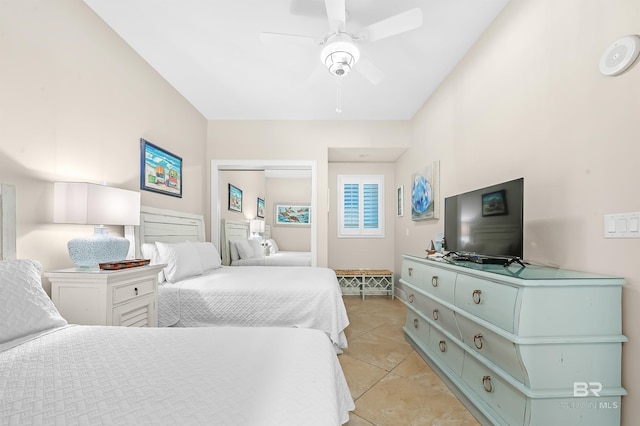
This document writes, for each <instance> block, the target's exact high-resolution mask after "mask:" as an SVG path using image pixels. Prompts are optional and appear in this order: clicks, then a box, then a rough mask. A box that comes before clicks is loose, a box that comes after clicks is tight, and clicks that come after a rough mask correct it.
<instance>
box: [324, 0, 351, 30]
mask: <svg viewBox="0 0 640 426" xmlns="http://www.w3.org/2000/svg"><path fill="white" fill-rule="evenodd" d="M344 2H345V0H324V5H325V7H326V8H327V17H328V18H329V28H330V29H331V31H344V29H345V23H346V20H347V12H346V9H345V7H346V6H345V4H344Z"/></svg>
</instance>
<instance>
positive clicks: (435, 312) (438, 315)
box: [433, 309, 440, 321]
mask: <svg viewBox="0 0 640 426" xmlns="http://www.w3.org/2000/svg"><path fill="white" fill-rule="evenodd" d="M439 317H440V311H439V310H437V309H434V310H433V319H434V320H436V321H438V318H439Z"/></svg>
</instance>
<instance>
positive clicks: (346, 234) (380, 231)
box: [337, 174, 385, 238]
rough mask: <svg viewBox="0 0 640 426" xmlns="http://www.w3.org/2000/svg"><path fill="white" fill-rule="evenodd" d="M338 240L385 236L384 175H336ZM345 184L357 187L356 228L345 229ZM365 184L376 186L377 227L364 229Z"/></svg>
mask: <svg viewBox="0 0 640 426" xmlns="http://www.w3.org/2000/svg"><path fill="white" fill-rule="evenodd" d="M337 180H338V203H337V205H338V212H337V215H338V238H384V236H385V203H384V175H359V174H357V175H345V174H341V175H338V179H337ZM346 184H357V185H358V193H359V198H358V217H359V219H358V228H345V226H344V225H345V220H344V219H345V208H344V207H345V206H344V187H345V185H346ZM365 184H377V185H378V227H377V228H369V229H368V228H365V227H364V220H363V217H364V208H363V204H364V196H363V188H364V185H365Z"/></svg>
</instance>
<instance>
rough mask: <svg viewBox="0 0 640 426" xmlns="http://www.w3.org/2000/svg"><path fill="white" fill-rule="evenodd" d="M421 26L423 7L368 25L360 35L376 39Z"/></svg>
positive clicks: (371, 39)
mask: <svg viewBox="0 0 640 426" xmlns="http://www.w3.org/2000/svg"><path fill="white" fill-rule="evenodd" d="M420 26H422V9H420V8H415V9H410V10H407V11H406V12H402V13H399V14H397V15H394V16H392V17H390V18H387V19H383V20H382V21H379V22H376V23H375V24H371V25H369V26H366V27H364V28H363V29H361V30H360V31H359V32H358V36H359V37H362V38H364V39H365V40H367V41H376V40H380V39H383V38H387V37H391V36H394V35H396V34H400V33H404V32H406V31H409V30H413V29H415V28H418V27H420Z"/></svg>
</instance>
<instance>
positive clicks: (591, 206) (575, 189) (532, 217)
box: [395, 0, 640, 425]
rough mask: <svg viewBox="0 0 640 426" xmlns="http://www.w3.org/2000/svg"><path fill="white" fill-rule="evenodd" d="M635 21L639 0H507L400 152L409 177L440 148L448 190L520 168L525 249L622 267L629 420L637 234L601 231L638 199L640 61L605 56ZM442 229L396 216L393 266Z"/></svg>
mask: <svg viewBox="0 0 640 426" xmlns="http://www.w3.org/2000/svg"><path fill="white" fill-rule="evenodd" d="M638 33H640V2H638V1H637V0H614V1H606V2H605V1H588V2H585V1H582V0H565V1H549V0H547V1H515V0H514V1H512V2H511V3H510V4H509V5H508V6H507V8H506V9H505V11H504V12H503V13H502V15H501V16H500V17H499V18H498V20H497V21H496V22H495V23H494V25H493V26H492V27H491V28H490V29H489V31H488V32H487V33H486V34H485V35H484V37H483V38H482V39H481V40H480V42H478V43H477V44H476V46H475V47H474V48H473V50H472V51H471V52H470V54H468V55H467V56H466V57H465V58H464V59H463V61H462V63H460V65H459V66H458V68H457V70H456V71H455V72H454V73H453V74H452V75H451V76H450V77H449V78H448V79H447V80H446V82H445V84H444V85H442V86H441V88H440V89H439V90H438V91H437V93H436V94H435V95H434V96H433V97H432V98H431V99H430V100H429V101H428V102H427V104H426V105H425V106H424V107H423V108H422V110H421V111H420V112H419V113H418V114H417V115H416V117H415V118H414V119H413V121H412V127H413V144H412V147H411V149H410V150H409V151H408V152H406V154H405V155H404V156H403V157H402V158H401V159H400V160H399V161H398V162H397V164H396V178H397V180H398V183H405V184H407V183H408V182H409V179H410V173H411V172H412V171H415V170H416V169H418V168H420V167H421V166H422V165H423V163H424V161H425V160H426V159H428V160H435V159H439V160H440V161H441V165H440V166H441V183H442V185H441V190H442V191H441V193H442V195H443V196H448V195H452V194H456V193H459V192H464V191H467V190H470V189H474V188H478V187H482V186H485V185H490V184H493V183H498V182H501V181H506V180H509V179H512V178H516V177H520V176H524V180H525V258H526V260H528V261H531V262H536V263H541V264H546V265H554V266H559V267H562V268H568V269H574V270H580V271H588V272H596V273H603V274H612V275H617V276H623V277H625V278H626V279H627V285H626V287H625V288H624V290H623V302H622V304H623V332H624V334H625V335H626V336H627V337H628V338H629V342H628V343H625V344H624V346H623V386H624V387H625V388H626V389H627V391H628V392H629V395H628V396H626V397H625V398H623V405H622V415H623V423H624V424H625V425H632V424H636V423H637V419H638V418H640V404H638V403H637V402H638V401H639V398H640V365H639V364H638V362H637V359H638V357H639V354H640V322H638V321H637V318H638V313H637V312H638V309H637V306H638V305H639V304H640V296H639V295H638V292H639V290H640V268H638V253H640V239H605V238H604V237H603V232H604V231H603V215H604V214H606V213H622V212H634V211H639V210H640V195H639V194H640V192H639V191H638V182H640V168H639V167H638V161H639V159H640V143H638V140H639V138H638V120H639V118H640V66H639V65H636V66H635V68H633V69H631V70H630V71H629V72H627V73H625V74H623V75H620V76H618V77H614V78H611V77H604V76H602V75H601V74H600V73H599V72H598V62H599V60H600V56H601V54H602V52H603V51H604V50H605V49H606V48H607V47H608V46H609V44H611V43H612V42H613V41H614V40H616V39H617V38H619V37H621V36H624V35H627V34H638ZM406 229H408V230H409V236H406V235H405V232H404V231H405V230H406ZM442 229H443V221H442V220H440V221H437V222H424V223H422V222H420V223H418V222H411V220H410V217H409V216H407V215H405V216H404V217H403V218H402V219H401V220H398V221H396V235H397V238H396V241H395V246H396V270H399V267H400V262H401V257H400V255H401V254H402V253H413V254H419V255H422V254H423V249H424V241H425V240H426V239H427V238H430V236H431V235H433V234H434V232H436V231H439V230H442ZM541 309H544V308H543V307H541ZM585 374H586V375H587V377H585V380H588V379H589V377H588V372H585ZM605 386H606V384H605Z"/></svg>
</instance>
